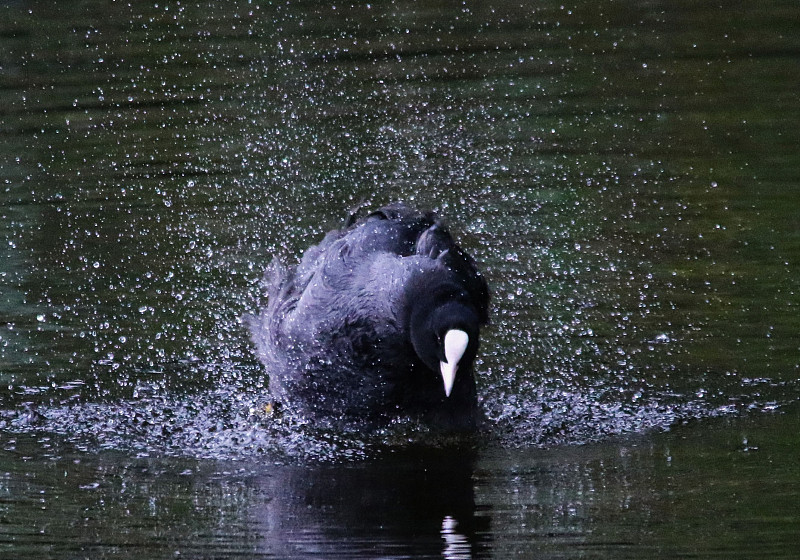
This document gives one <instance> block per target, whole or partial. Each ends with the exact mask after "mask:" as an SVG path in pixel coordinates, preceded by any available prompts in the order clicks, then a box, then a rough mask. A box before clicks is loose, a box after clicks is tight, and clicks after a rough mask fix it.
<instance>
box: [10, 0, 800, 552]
mask: <svg viewBox="0 0 800 560" xmlns="http://www.w3.org/2000/svg"><path fill="white" fill-rule="evenodd" d="M799 22H800V6H797V5H796V3H793V2H781V1H778V0H769V1H767V2H761V3H758V4H752V3H749V4H748V3H743V2H733V1H725V2H722V3H721V4H717V5H714V6H710V5H699V4H697V3H693V2H670V3H659V2H630V1H605V0H601V1H600V2H578V3H572V4H563V3H559V2H541V3H538V4H529V3H508V2H495V3H492V5H491V6H489V5H484V3H478V2H461V3H451V2H426V3H415V2H392V3H374V4H361V5H350V4H347V5H339V4H334V3H317V2H312V1H304V2H284V3H277V4H275V3H258V2H231V3H224V4H221V5H220V4H217V3H208V4H201V3H197V2H180V3H179V2H166V3H164V2H158V3H151V4H148V5H139V4H138V3H133V5H130V6H129V5H121V4H119V3H103V2H94V1H87V2H82V3H80V4H78V5H70V6H66V5H63V6H62V5H60V4H59V5H57V6H52V5H50V3H44V2H8V3H4V4H2V5H0V217H1V218H2V219H0V247H2V249H0V555H3V556H5V555H8V556H9V557H11V556H13V557H14V558H42V557H59V558H85V557H92V558H97V557H101V558H102V557H109V556H113V557H120V558H128V557H131V558H132V557H138V558H145V557H146V558H167V557H169V558H175V557H188V558H212V557H213V558H221V557H236V556H238V557H274V558H308V557H320V558H331V557H342V558H376V557H379V558H447V559H463V558H507V557H515V556H522V557H542V558H573V557H579V558H629V557H630V558H642V557H648V558H650V557H669V558H674V557H693V558H720V557H724V558H732V557H741V558H756V557H765V558H782V557H785V558H790V557H795V555H796V547H797V545H796V542H797V541H798V538H799V537H800V506H798V504H800V467H799V466H798V465H800V451H799V450H798V443H800V441H798V440H800V398H799V397H800V274H799V273H800V218H799V217H798V216H800V155H798V149H797V146H798V145H800V126H798V125H799V124H800V93H798V89H797V84H798V83H800V23H799ZM398 199H400V200H407V201H410V202H412V203H414V204H416V205H419V206H423V207H432V208H434V209H436V210H437V211H438V212H440V213H441V214H442V215H443V216H446V217H447V219H448V221H449V223H450V224H451V229H452V230H453V231H454V232H455V233H456V235H457V237H458V238H459V240H460V241H461V242H462V245H464V246H465V247H466V248H467V249H468V250H469V251H470V252H471V253H472V254H473V255H474V256H475V257H476V259H477V260H478V261H479V263H480V264H481V266H482V268H483V270H484V271H485V275H486V277H487V279H488V281H489V283H490V286H491V289H492V296H493V302H492V324H491V325H490V327H489V328H488V329H487V332H486V334H485V336H484V337H483V343H482V353H481V357H480V360H479V362H478V364H477V367H476V369H477V376H478V377H477V380H478V385H479V392H480V395H481V401H482V405H483V407H484V409H485V411H486V414H487V417H488V419H489V427H488V429H487V430H486V432H485V433H482V434H479V435H478V436H476V437H475V438H473V439H470V440H469V441H463V440H462V441H448V440H442V439H441V438H438V437H436V436H434V435H433V434H429V433H425V432H424V430H421V429H420V428H419V427H415V426H409V425H403V424H399V425H396V426H388V427H387V428H386V429H385V430H381V431H379V432H378V433H370V434H363V433H358V432H357V431H344V432H342V431H337V430H335V429H332V428H330V427H326V426H319V425H310V424H308V423H305V422H302V421H297V420H289V419H282V418H276V417H273V416H270V415H269V414H267V413H266V411H265V404H266V401H265V398H266V387H267V385H268V374H269V372H266V371H264V369H263V367H262V366H260V365H259V364H258V362H257V360H256V359H255V357H254V355H253V351H252V348H251V345H250V343H249V341H248V338H247V334H246V332H245V329H244V327H243V325H242V324H241V323H240V320H239V318H240V317H241V316H242V315H243V314H245V313H250V312H253V311H254V310H256V309H258V307H259V306H260V305H263V303H264V295H263V286H262V285H261V276H262V273H263V271H264V268H265V267H266V265H267V264H268V263H269V261H270V260H271V259H272V258H279V259H281V260H283V261H285V262H289V263H291V262H295V261H296V259H297V258H298V256H299V254H300V253H301V252H302V250H303V249H304V248H306V247H307V246H308V245H310V244H313V243H315V242H317V241H318V240H319V239H321V236H322V235H323V234H324V232H325V231H326V230H327V229H330V228H331V227H335V226H337V225H338V224H339V223H340V222H341V220H342V218H343V217H344V216H345V215H346V214H347V212H348V211H349V210H350V209H351V208H352V207H354V206H356V205H358V204H360V203H365V204H367V205H368V206H374V205H379V204H384V203H386V202H389V201H393V200H398Z"/></svg>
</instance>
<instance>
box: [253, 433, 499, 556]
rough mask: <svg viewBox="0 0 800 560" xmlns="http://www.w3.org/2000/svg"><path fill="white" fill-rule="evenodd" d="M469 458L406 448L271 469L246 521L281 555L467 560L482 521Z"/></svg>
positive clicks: (485, 524) (477, 546) (484, 527)
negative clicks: (359, 459) (357, 459)
mask: <svg viewBox="0 0 800 560" xmlns="http://www.w3.org/2000/svg"><path fill="white" fill-rule="evenodd" d="M473 465H474V453H473V452H471V451H468V450H463V449H452V448H451V449H435V450H431V449H412V450H404V451H402V452H400V453H393V454H391V455H390V456H387V457H385V458H382V459H377V460H375V461H368V462H364V463H357V464H347V465H321V466H317V467H312V468H309V467H308V466H304V467H287V466H281V467H277V468H276V470H275V472H274V473H270V474H269V475H268V476H265V477H264V478H263V479H262V480H261V483H262V484H263V485H264V488H262V490H263V491H264V492H263V494H264V495H266V496H268V499H266V500H264V501H263V502H261V503H260V504H258V505H256V506H255V507H254V511H253V515H254V517H255V519H254V521H255V523H256V524H258V525H259V532H260V533H261V534H262V536H263V545H262V548H263V552H265V553H269V554H276V555H278V556H281V557H284V558H299V557H308V556H320V557H332V556H337V557H341V556H354V557H365V556H369V555H374V556H376V557H377V556H379V557H381V558H400V557H407V556H408V555H414V557H442V558H446V559H451V560H456V559H458V560H462V559H467V558H473V557H474V555H475V554H476V552H478V551H480V550H481V549H482V548H483V547H482V545H483V544H484V543H485V540H486V535H487V534H488V529H489V518H488V516H486V515H482V512H481V510H480V509H479V508H477V507H476V504H475V494H474V489H473Z"/></svg>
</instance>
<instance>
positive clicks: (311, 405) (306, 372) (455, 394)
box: [248, 204, 489, 428]
mask: <svg viewBox="0 0 800 560" xmlns="http://www.w3.org/2000/svg"><path fill="white" fill-rule="evenodd" d="M266 281H267V284H268V303H267V306H266V308H265V309H264V310H263V311H262V312H261V314H260V315H258V316H255V317H251V318H250V319H249V321H248V322H249V326H250V331H251V335H252V339H253V341H254V343H255V345H256V348H257V352H258V356H259V358H260V359H261V360H262V361H263V362H264V364H265V365H266V367H267V373H268V374H269V376H270V392H271V394H272V397H273V398H274V399H275V400H276V401H278V402H281V403H284V404H286V405H288V406H290V407H292V408H295V409H300V410H301V411H302V412H304V413H306V414H310V415H325V416H329V417H333V418H345V419H372V420H374V419H376V418H381V417H383V418H386V417H392V416H397V415H420V416H421V417H422V418H424V419H425V420H427V421H429V422H431V423H433V424H437V425H442V426H446V427H456V428H465V427H466V428H468V427H472V426H474V425H475V424H476V421H477V419H478V417H479V411H478V405H477V396H476V391H475V380H474V375H473V368H472V364H473V360H474V358H475V354H476V352H477V350H478V343H479V334H480V332H479V331H480V327H481V326H482V325H484V324H486V322H487V321H488V314H489V309H488V305H489V290H488V287H487V284H486V281H485V280H484V278H483V277H482V276H481V274H480V272H479V271H478V269H477V267H476V264H475V262H474V260H473V259H472V258H471V257H470V256H469V255H468V254H467V253H465V252H464V251H463V250H462V249H461V248H460V247H459V246H458V245H457V244H456V243H455V241H454V240H453V238H452V237H451V236H450V234H449V232H448V230H447V228H446V226H445V225H444V223H443V222H442V221H441V220H439V219H438V218H437V217H436V215H435V214H433V213H432V212H418V211H416V210H414V209H412V208H410V207H408V206H405V205H403V204H393V205H389V206H386V207H383V208H381V209H379V210H377V211H375V212H372V213H371V214H369V215H367V216H366V217H364V218H361V219H356V218H355V217H354V216H353V217H351V218H349V219H348V220H347V222H346V223H345V225H344V227H343V228H341V229H336V230H333V231H331V232H329V233H328V234H327V235H326V236H325V238H324V239H323V240H322V242H321V243H320V244H319V245H315V246H312V247H310V248H309V249H307V250H306V252H305V253H304V255H303V258H302V260H301V262H300V263H299V264H298V265H297V267H296V268H295V269H293V270H290V269H287V268H285V267H283V266H281V265H280V264H279V263H277V262H273V263H272V265H270V268H269V269H268V271H267V275H266ZM454 332H455V333H456V334H455V335H453V334H452V333H454ZM448 333H450V334H448ZM460 333H461V334H460ZM445 340H447V341H448V342H447V345H448V349H447V352H448V353H449V355H450V359H449V360H448V357H447V356H446V355H445V347H444V346H445ZM453 348H455V349H453ZM453 356H456V357H457V359H455V360H454V359H453ZM456 361H457V370H455V369H454V366H455V364H454V362H456ZM448 362H449V365H446V364H448ZM446 371H455V378H454V379H452V377H451V381H450V387H448V382H447V380H446V379H443V378H446V377H447V376H448V374H447V373H446Z"/></svg>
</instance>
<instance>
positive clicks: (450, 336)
mask: <svg viewBox="0 0 800 560" xmlns="http://www.w3.org/2000/svg"><path fill="white" fill-rule="evenodd" d="M468 344H469V336H468V335H467V333H465V332H464V331H460V330H458V329H453V330H449V331H447V334H445V335H444V361H443V362H439V369H440V371H441V372H442V380H443V381H444V394H445V396H447V397H449V396H450V392H451V391H452V390H453V383H455V381H456V371H458V362H459V361H460V360H461V358H462V357H463V356H464V352H466V351H467V345H468Z"/></svg>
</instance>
